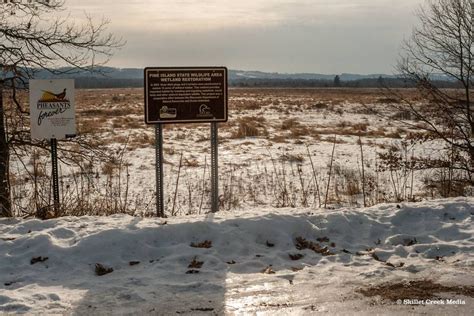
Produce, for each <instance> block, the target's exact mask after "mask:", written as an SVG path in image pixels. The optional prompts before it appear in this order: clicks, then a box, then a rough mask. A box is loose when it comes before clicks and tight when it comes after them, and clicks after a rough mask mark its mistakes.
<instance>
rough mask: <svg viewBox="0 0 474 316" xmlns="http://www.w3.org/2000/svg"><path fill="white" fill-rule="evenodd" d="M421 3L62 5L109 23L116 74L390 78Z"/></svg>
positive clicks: (236, 0)
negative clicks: (162, 69) (119, 42)
mask: <svg viewBox="0 0 474 316" xmlns="http://www.w3.org/2000/svg"><path fill="white" fill-rule="evenodd" d="M422 3H423V0H279V1H278V0H101V1H97V0H67V1H66V9H67V10H69V11H70V12H71V16H72V17H74V18H77V19H79V20H80V19H81V18H83V17H84V15H85V13H87V14H89V15H91V16H92V17H93V18H94V19H96V20H100V19H101V18H103V17H105V18H106V19H108V20H110V24H109V28H108V30H109V31H110V32H112V33H114V34H115V35H117V36H120V37H122V38H123V39H124V40H125V41H126V44H125V46H124V47H122V48H121V49H120V50H119V51H118V52H116V53H115V55H114V57H113V58H112V60H111V61H110V63H109V65H110V66H115V67H137V68H141V67H146V66H227V67H228V68H230V69H240V70H260V71H268V72H281V73H296V72H308V73H310V72H311V73H324V74H339V73H359V74H370V73H385V74H392V73H394V72H395V69H394V68H395V65H396V62H397V59H398V58H399V55H400V52H401V50H400V48H401V43H402V41H403V39H405V38H408V37H409V36H410V34H411V30H412V28H413V26H414V25H415V24H416V23H417V18H416V16H415V12H416V10H417V8H418V7H419V6H420V4H422Z"/></svg>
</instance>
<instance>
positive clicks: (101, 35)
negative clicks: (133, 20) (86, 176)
mask: <svg viewBox="0 0 474 316" xmlns="http://www.w3.org/2000/svg"><path fill="white" fill-rule="evenodd" d="M2 2H3V3H0V94H2V95H3V88H4V87H6V88H8V89H11V90H10V91H11V101H13V102H12V105H13V106H11V107H6V106H5V105H4V102H3V98H0V101H2V102H0V216H12V211H11V200H10V190H9V188H10V187H9V181H8V180H9V170H8V169H9V159H10V154H11V150H12V149H13V148H15V146H21V145H28V146H39V147H41V146H42V144H41V143H37V142H34V141H33V140H30V139H29V132H28V130H25V128H24V125H22V123H18V122H19V121H26V120H24V117H25V115H27V114H28V111H27V110H26V109H25V108H24V107H23V105H22V103H21V102H20V101H19V100H18V98H17V93H16V91H17V89H19V88H24V87H27V85H28V79H29V78H32V77H34V75H35V73H37V72H38V71H46V72H49V73H51V74H67V73H72V72H75V71H78V70H86V71H95V70H96V69H97V68H96V67H97V66H100V65H103V64H105V63H107V61H108V60H109V58H110V57H111V55H112V53H113V51H114V50H115V49H116V48H118V47H120V46H121V45H123V43H122V41H121V40H120V39H117V38H116V37H114V36H113V35H112V34H110V33H107V29H106V28H107V25H108V21H107V20H101V21H98V22H97V23H95V22H94V21H93V20H92V19H91V17H89V16H86V17H85V22H82V23H81V22H77V21H74V20H72V19H71V17H70V15H68V14H66V13H67V12H65V6H64V1H62V0H36V1H21V0H17V1H2Z"/></svg>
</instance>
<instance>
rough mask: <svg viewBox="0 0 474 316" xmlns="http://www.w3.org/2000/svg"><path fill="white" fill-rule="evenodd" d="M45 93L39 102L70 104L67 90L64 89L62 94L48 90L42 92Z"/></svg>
mask: <svg viewBox="0 0 474 316" xmlns="http://www.w3.org/2000/svg"><path fill="white" fill-rule="evenodd" d="M41 91H43V95H42V96H41V99H40V100H39V102H65V101H66V102H69V100H68V99H65V98H66V88H64V90H63V92H61V93H54V92H51V91H48V90H41Z"/></svg>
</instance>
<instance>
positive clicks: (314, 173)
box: [306, 145, 321, 208]
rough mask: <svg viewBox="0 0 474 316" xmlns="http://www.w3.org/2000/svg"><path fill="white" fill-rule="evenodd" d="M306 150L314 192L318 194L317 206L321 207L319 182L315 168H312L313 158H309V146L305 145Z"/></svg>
mask: <svg viewBox="0 0 474 316" xmlns="http://www.w3.org/2000/svg"><path fill="white" fill-rule="evenodd" d="M306 150H307V151H308V157H309V161H310V162H311V169H312V170H313V178H314V183H315V186H316V194H317V195H318V203H319V206H318V207H319V208H320V207H321V194H320V193H319V184H318V179H317V178H316V170H315V169H314V164H313V159H312V158H311V153H310V152H309V147H308V145H306Z"/></svg>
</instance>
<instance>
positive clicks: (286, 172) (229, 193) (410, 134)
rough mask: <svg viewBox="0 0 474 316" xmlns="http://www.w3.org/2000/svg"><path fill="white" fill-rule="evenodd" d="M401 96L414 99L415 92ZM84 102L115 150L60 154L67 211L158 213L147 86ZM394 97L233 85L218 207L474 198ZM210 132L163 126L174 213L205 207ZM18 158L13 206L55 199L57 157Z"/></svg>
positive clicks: (93, 138) (80, 100) (80, 96)
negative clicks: (433, 163)
mask: <svg viewBox="0 0 474 316" xmlns="http://www.w3.org/2000/svg"><path fill="white" fill-rule="evenodd" d="M402 93H403V94H404V96H405V97H406V98H408V99H411V100H416V94H415V93H414V91H413V90H410V89H405V90H403V91H402ZM76 99H77V124H78V134H79V135H80V136H81V137H82V138H83V139H85V140H87V141H88V142H89V143H88V145H87V146H88V148H92V150H93V152H95V151H100V150H108V155H109V156H110V155H111V156H113V159H104V158H103V157H102V156H100V155H99V154H95V156H93V157H92V159H89V158H88V159H76V160H73V161H71V160H67V159H66V160H65V159H62V161H63V162H67V163H61V164H60V182H61V190H60V191H61V201H62V205H63V211H64V212H65V213H66V214H68V215H83V214H89V215H102V214H115V213H126V214H129V215H145V216H149V215H153V214H155V203H154V193H155V136H154V128H153V126H147V125H146V124H144V122H143V120H144V119H143V91H142V89H108V90H107V89H106V90H77V98H76ZM393 102H396V100H394V99H391V98H388V97H387V96H386V95H384V92H383V91H381V90H378V89H231V90H230V92H229V121H228V122H227V123H221V124H219V194H220V206H221V209H222V210H225V211H237V212H241V211H245V210H246V209H248V208H249V207H251V208H262V207H277V208H281V207H316V208H319V207H324V206H326V207H328V208H339V207H362V206H364V205H365V206H371V205H376V204H378V203H387V202H400V201H423V200H426V199H433V198H439V197H449V196H457V195H466V194H467V195H469V194H471V195H472V188H463V187H460V188H457V187H453V186H452V185H450V184H449V183H450V182H449V179H450V177H451V176H452V175H451V174H450V172H451V170H450V169H449V168H448V167H446V168H439V169H427V170H422V169H421V168H420V167H419V165H420V164H421V163H422V162H423V161H424V160H425V159H427V158H432V159H433V158H443V153H444V152H443V150H441V149H442V144H441V143H440V142H439V141H437V140H425V141H419V139H418V138H417V137H415V136H414V135H415V134H414V133H415V132H417V131H418V130H417V129H413V128H408V127H407V126H405V125H403V124H401V123H400V122H397V121H396V120H395V119H393V118H397V119H400V118H403V119H406V122H408V123H410V124H412V125H420V124H421V125H422V124H423V123H422V122H419V121H414V120H410V118H409V117H407V115H406V113H398V112H397V111H394V110H390V106H389V105H390V104H391V103H393ZM372 109H376V110H378V111H381V112H384V113H385V117H379V116H376V115H374V114H373V113H372V112H371V110H372ZM209 137H210V127H209V124H177V125H165V127H164V144H163V147H164V160H165V164H164V168H165V175H164V176H165V181H164V193H165V204H166V214H167V215H188V214H205V213H206V212H208V211H209V209H210V204H209V196H210V192H209V190H210V139H209ZM78 148H80V147H79V146H77V145H76V144H68V143H65V142H60V143H59V149H60V151H61V150H71V151H74V150H82V153H84V150H83V149H78ZM94 150H95V151H94ZM449 153H450V151H448V154H449ZM64 154H68V152H60V158H64V157H63V155H64ZM19 156H20V157H21V160H19V159H18V157H14V158H13V159H12V168H11V170H12V173H13V174H14V176H13V177H12V180H11V181H12V184H13V196H14V204H15V205H16V207H17V208H16V212H17V214H18V215H20V216H22V217H24V216H28V215H31V210H32V209H37V208H42V207H48V205H51V203H52V202H51V194H50V190H49V183H50V178H49V175H50V158H49V153H48V152H46V151H43V152H40V151H38V150H35V151H31V150H30V151H26V152H24V153H22V154H20V155H19ZM109 158H110V157H109ZM25 167H26V169H25ZM35 192H36V193H35ZM466 192H467V193H466ZM469 192H470V193H469Z"/></svg>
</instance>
